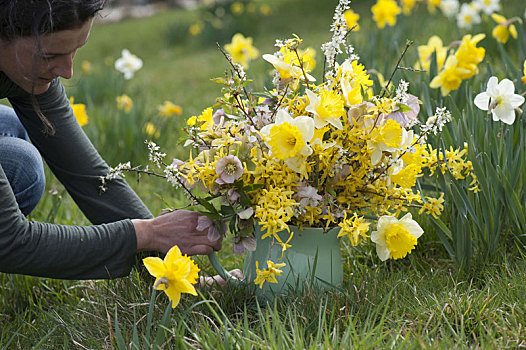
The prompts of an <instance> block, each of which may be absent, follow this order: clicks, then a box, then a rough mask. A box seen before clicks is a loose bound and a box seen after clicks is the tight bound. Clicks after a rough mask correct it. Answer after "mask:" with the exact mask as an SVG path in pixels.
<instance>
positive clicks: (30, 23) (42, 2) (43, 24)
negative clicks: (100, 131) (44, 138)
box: [0, 0, 106, 135]
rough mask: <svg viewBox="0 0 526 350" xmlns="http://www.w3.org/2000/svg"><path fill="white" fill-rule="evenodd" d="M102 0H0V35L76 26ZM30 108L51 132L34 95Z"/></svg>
mask: <svg viewBox="0 0 526 350" xmlns="http://www.w3.org/2000/svg"><path fill="white" fill-rule="evenodd" d="M105 3H106V0H0V38H1V39H2V40H5V41H12V40H16V39H18V38H22V37H28V36H33V37H35V38H36V39H37V45H39V40H38V39H39V37H40V36H41V35H44V34H50V33H54V32H58V31H62V30H69V29H77V28H80V27H82V25H84V23H86V21H88V20H89V19H90V18H92V17H94V16H95V15H96V14H97V12H99V11H100V10H102V8H103V7H104V5H105ZM31 103H32V105H33V108H34V110H35V112H36V114H37V115H38V117H39V118H40V120H41V121H42V123H43V124H44V133H46V134H48V135H54V134H55V128H54V127H53V125H52V124H51V123H50V122H49V120H48V119H47V118H46V116H45V115H44V114H43V113H42V111H41V109H40V106H39V105H38V102H37V99H36V97H35V95H33V94H32V95H31Z"/></svg>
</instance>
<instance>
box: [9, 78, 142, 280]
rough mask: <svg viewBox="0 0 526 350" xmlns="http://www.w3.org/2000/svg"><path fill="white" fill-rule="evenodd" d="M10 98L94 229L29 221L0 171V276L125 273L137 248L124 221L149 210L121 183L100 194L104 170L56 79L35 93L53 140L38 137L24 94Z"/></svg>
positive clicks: (93, 276) (108, 275) (39, 125)
mask: <svg viewBox="0 0 526 350" xmlns="http://www.w3.org/2000/svg"><path fill="white" fill-rule="evenodd" d="M9 100H10V102H11V105H12V106H13V108H14V109H15V111H16V113H17V115H18V116H19V118H20V120H21V122H22V124H23V125H24V127H25V128H26V130H27V132H28V134H29V136H30V138H31V141H32V142H33V144H34V145H35V146H36V147H37V149H38V150H39V151H40V153H41V154H42V156H43V158H44V159H45V161H46V163H47V164H48V166H49V168H50V169H51V170H52V171H53V173H54V174H55V176H56V177H57V178H58V179H59V180H60V182H61V183H62V184H63V185H64V186H65V188H66V190H67V191H68V193H69V194H70V195H71V197H72V198H73V200H74V201H75V202H76V203H77V205H78V206H79V208H80V209H81V210H82V212H83V213H84V214H85V215H86V217H87V218H88V219H89V220H90V221H91V222H92V223H93V224H94V225H93V226H66V225H56V224H46V223H38V222H30V221H28V220H27V219H26V218H25V217H24V216H23V214H22V213H21V212H20V210H19V209H18V205H17V203H16V200H15V198H14V195H13V193H12V191H11V188H10V186H9V183H8V182H7V179H6V177H5V174H4V172H3V170H1V169H0V198H1V202H0V271H2V272H8V273H20V274H28V275H34V276H43V277H52V278H66V279H96V278H115V277H121V276H125V275H127V274H128V273H129V271H130V269H131V266H132V264H133V262H134V255H135V252H136V248H137V240H136V235H135V230H134V227H133V224H132V222H131V220H130V219H132V218H151V217H152V214H151V213H150V211H149V210H148V209H147V208H146V206H145V205H144V204H143V202H142V201H141V200H140V199H139V197H138V196H137V195H136V194H135V192H134V191H133V190H132V189H131V188H130V187H129V185H128V184H127V183H126V182H125V181H124V180H123V179H121V178H117V179H114V180H112V181H111V182H110V183H109V185H108V189H107V191H106V192H104V193H100V191H99V185H100V182H99V178H100V176H104V175H106V173H107V172H108V170H109V168H108V166H107V164H106V163H105V162H104V161H103V160H102V158H101V157H100V155H99V154H98V152H97V151H96V150H95V148H94V147H93V145H92V144H91V142H90V141H89V139H88V138H87V136H86V135H85V134H84V132H83V131H82V129H81V128H80V126H79V125H78V123H77V121H76V119H75V116H74V114H73V111H72V109H71V107H70V106H69V102H68V99H67V97H66V93H65V91H64V87H63V86H62V84H61V83H60V81H59V79H56V80H54V81H53V82H52V84H51V86H50V88H49V89H48V91H46V92H45V93H44V94H41V95H38V96H37V102H38V105H39V108H40V109H41V111H42V113H43V114H44V115H45V116H46V117H47V118H48V119H49V121H50V122H51V123H52V124H53V126H54V127H55V130H56V132H55V135H53V136H50V135H45V134H44V133H43V132H42V129H43V125H42V122H41V121H40V119H39V118H38V116H37V115H36V113H35V111H34V107H33V105H32V103H31V97H30V95H29V94H27V93H23V92H20V93H19V94H18V95H16V96H13V97H10V98H9Z"/></svg>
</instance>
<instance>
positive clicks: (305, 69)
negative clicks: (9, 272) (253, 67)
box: [262, 39, 316, 90]
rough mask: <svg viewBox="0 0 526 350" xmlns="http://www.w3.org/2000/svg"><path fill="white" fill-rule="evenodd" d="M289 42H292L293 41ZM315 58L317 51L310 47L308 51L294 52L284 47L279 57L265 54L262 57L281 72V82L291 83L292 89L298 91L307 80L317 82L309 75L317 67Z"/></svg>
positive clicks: (297, 50) (298, 50)
mask: <svg viewBox="0 0 526 350" xmlns="http://www.w3.org/2000/svg"><path fill="white" fill-rule="evenodd" d="M299 40H301V39H299ZM288 41H289V42H292V39H290V40H288ZM295 41H297V40H295ZM298 56H299V57H298ZM315 56H316V51H315V50H314V49H312V48H310V47H309V48H307V49H306V50H300V49H296V50H292V49H290V48H287V47H286V46H283V47H281V49H280V50H279V53H278V55H269V54H265V55H263V56H262V57H263V59H264V60H265V61H267V62H269V63H270V64H272V65H273V66H274V68H275V69H276V70H277V71H278V72H279V77H280V79H281V80H283V81H291V86H292V89H293V90H297V89H298V87H299V83H300V81H302V80H303V81H305V80H307V81H308V82H314V81H316V79H314V77H313V76H312V75H310V74H309V72H311V71H312V70H313V69H314V68H315V67H316V60H315Z"/></svg>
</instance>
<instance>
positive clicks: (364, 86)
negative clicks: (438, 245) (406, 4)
mask: <svg viewBox="0 0 526 350" xmlns="http://www.w3.org/2000/svg"><path fill="white" fill-rule="evenodd" d="M349 3H350V1H348V0H340V2H339V4H338V6H337V8H336V11H335V15H334V22H333V24H332V27H331V31H332V40H331V41H329V42H327V43H326V44H324V45H323V46H322V51H323V53H324V56H325V57H324V61H325V64H324V67H325V72H323V78H322V80H321V81H316V80H315V79H314V78H313V77H312V76H311V75H310V73H311V71H312V70H313V69H314V67H315V65H316V64H315V61H314V58H313V55H312V52H310V51H309V50H303V49H302V48H301V44H302V40H301V39H300V38H299V37H296V36H295V37H293V38H291V39H289V40H278V41H276V46H277V48H278V50H277V52H275V53H273V54H264V55H263V56H262V57H263V59H264V60H266V61H267V62H268V63H269V64H271V65H272V66H273V68H274V73H273V74H274V75H273V81H272V82H273V86H271V87H269V89H268V90H265V91H260V92H254V91H251V90H250V85H249V84H250V80H249V79H248V78H247V75H246V73H245V71H244V68H243V66H242V65H241V64H239V63H237V62H236V60H237V57H236V56H235V55H232V56H230V55H229V54H227V53H226V52H223V53H224V54H225V57H226V58H227V59H228V61H229V63H230V66H231V69H230V70H229V72H227V74H225V76H224V77H221V78H217V79H215V82H217V83H219V84H220V85H221V86H222V94H221V96H219V97H218V98H217V100H216V102H215V103H214V104H213V105H211V106H210V107H208V108H206V109H205V110H204V111H203V112H202V114H201V115H199V116H194V117H191V118H190V119H188V120H187V126H186V128H185V132H186V136H185V137H184V146H185V147H188V148H189V149H190V151H189V156H188V159H187V160H185V161H182V160H178V159H175V160H173V161H169V162H166V154H165V153H162V152H161V150H160V147H159V146H157V145H156V144H154V143H152V142H149V149H150V159H151V161H152V162H153V163H154V164H156V166H157V167H159V169H162V171H163V176H164V177H165V178H166V179H167V180H168V181H169V182H171V183H172V184H173V185H174V186H177V187H180V188H182V189H183V191H185V192H186V194H187V195H188V198H189V199H190V200H191V201H192V202H193V203H194V204H195V205H196V206H197V208H198V210H199V211H200V212H201V213H203V214H205V215H206V216H207V218H208V220H203V222H200V225H201V226H202V227H201V228H203V229H204V228H206V227H208V228H209V231H208V232H209V238H210V239H211V240H215V239H217V238H218V237H219V235H221V234H224V233H225V232H224V230H225V227H226V228H227V229H228V231H229V232H230V233H231V234H232V235H233V250H234V251H235V252H236V253H239V254H242V253H244V252H245V251H246V250H248V251H253V250H254V249H256V239H255V230H259V231H260V232H261V239H263V240H270V242H271V249H275V250H276V249H277V250H278V252H279V254H277V255H274V256H276V257H277V258H271V259H268V260H267V261H264V262H260V263H259V264H258V266H257V267H256V273H257V276H255V278H254V279H253V282H254V283H255V284H257V285H259V286H260V287H262V286H263V285H264V283H265V282H272V283H275V282H276V277H279V276H280V274H281V272H282V268H283V267H284V266H286V264H287V261H286V259H284V258H283V257H284V253H286V252H287V250H288V249H290V248H291V240H292V238H293V236H294V232H297V231H295V230H291V227H298V228H299V229H300V230H301V229H302V228H322V229H323V230H324V231H328V230H329V229H331V228H337V229H339V232H338V233H337V236H338V237H347V238H348V239H349V241H350V243H351V244H352V245H358V244H360V243H361V242H365V241H368V239H369V237H370V239H371V241H372V242H374V243H375V244H376V252H377V254H378V257H379V258H380V259H381V260H387V259H400V258H403V257H405V256H406V255H407V254H409V253H410V252H411V251H412V250H413V249H414V248H415V246H416V245H417V239H418V238H419V237H420V235H421V234H422V233H423V230H422V228H421V227H420V226H419V224H418V223H417V222H416V221H415V220H413V218H412V216H411V213H406V214H405V215H403V216H402V213H404V212H407V210H408V208H409V207H416V208H418V209H419V213H425V214H429V215H432V216H433V217H438V216H439V215H440V213H441V211H442V210H443V204H442V203H443V202H444V199H443V194H442V195H440V193H437V192H434V193H432V195H424V193H423V192H422V190H421V187H420V181H421V179H422V178H424V177H428V176H431V175H433V174H434V173H435V172H437V171H440V172H445V171H450V172H451V173H452V175H453V176H454V177H455V178H457V179H462V178H465V177H467V176H470V177H471V180H472V185H473V187H472V188H473V189H476V178H475V177H474V175H473V174H472V173H471V163H470V162H469V161H466V160H465V158H466V153H467V147H466V146H464V147H462V148H459V149H450V150H446V149H441V150H437V149H435V148H433V147H432V146H431V145H430V144H429V143H428V137H429V136H430V135H436V134H437V133H439V132H440V131H441V130H442V128H443V126H444V125H445V123H447V122H448V121H449V120H450V119H451V115H450V113H449V112H448V111H447V110H446V108H444V107H440V108H437V109H436V113H435V114H434V115H432V116H429V118H427V120H425V121H422V122H421V121H420V119H419V118H418V114H419V111H420V106H419V105H420V101H419V100H418V98H417V97H415V96H413V95H411V94H410V93H409V84H408V83H406V82H405V81H403V80H401V81H400V82H399V84H398V86H397V87H396V88H391V83H392V79H393V76H394V75H395V74H394V73H395V72H396V70H397V69H399V68H400V67H398V66H397V67H396V69H395V71H394V72H393V74H392V75H391V79H390V80H389V81H388V83H387V84H386V86H383V87H377V88H375V87H374V84H373V80H372V79H371V77H370V75H369V73H368V71H367V69H366V68H365V67H364V66H363V65H362V64H360V63H359V57H358V55H356V54H355V53H354V49H353V47H352V46H351V45H349V44H348V43H347V37H348V35H349V33H351V32H352V28H349V27H348V26H347V24H346V22H345V19H344V16H343V13H344V11H345V10H347V9H348V8H349ZM408 46H409V45H408ZM406 49H407V47H406ZM245 51H246V50H245ZM240 52H241V53H242V52H243V50H240ZM404 52H405V50H404ZM238 54H240V53H238ZM400 59H401V57H400ZM241 62H243V61H241ZM398 63H400V61H399V62H398ZM130 168H131V167H130V166H129V164H128V165H121V166H119V167H117V168H115V169H114V172H113V173H118V172H122V171H123V170H127V169H130ZM399 217H400V218H399ZM269 256H270V255H269ZM320 258H321V259H323V258H324V257H323V256H322V257H320ZM264 263H265V264H266V267H265V266H263V264H264Z"/></svg>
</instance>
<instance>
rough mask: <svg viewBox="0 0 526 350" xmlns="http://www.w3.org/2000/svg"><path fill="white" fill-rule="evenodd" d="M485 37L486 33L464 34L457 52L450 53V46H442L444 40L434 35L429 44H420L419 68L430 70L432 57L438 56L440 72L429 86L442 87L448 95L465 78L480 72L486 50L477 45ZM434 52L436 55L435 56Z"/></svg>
mask: <svg viewBox="0 0 526 350" xmlns="http://www.w3.org/2000/svg"><path fill="white" fill-rule="evenodd" d="M485 37H486V35H485V34H476V35H473V36H472V35H471V34H467V35H464V37H463V38H462V40H461V41H460V43H459V44H458V47H457V49H456V50H455V52H452V53H451V54H449V55H448V48H446V47H443V46H442V40H440V38H439V37H437V36H433V37H431V38H430V39H429V41H428V43H427V45H421V46H419V48H418V56H419V62H418V63H417V68H419V67H422V68H424V69H426V70H428V69H429V67H430V65H431V60H432V57H436V64H437V68H438V70H439V72H438V75H437V76H436V77H434V78H433V80H432V81H431V83H430V84H429V86H430V87H432V88H440V91H441V92H442V95H443V96H446V95H447V94H449V92H450V91H452V90H457V89H458V88H459V87H460V84H461V83H462V81H463V80H466V79H469V78H471V77H473V76H475V75H476V74H477V73H478V65H479V63H480V62H482V60H483V59H484V56H485V55H486V50H485V49H484V48H483V47H477V45H478V43H479V42H480V41H481V40H483V39H484V38H485ZM434 53H435V54H436V55H435V56H433V54H434Z"/></svg>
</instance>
